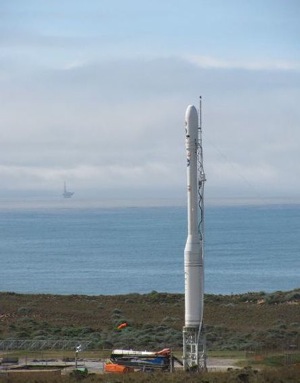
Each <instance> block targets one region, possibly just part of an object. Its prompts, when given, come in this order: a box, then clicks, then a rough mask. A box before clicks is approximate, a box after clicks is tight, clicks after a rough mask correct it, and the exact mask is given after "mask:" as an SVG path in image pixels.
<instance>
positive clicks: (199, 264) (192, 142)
mask: <svg viewBox="0 0 300 383" xmlns="http://www.w3.org/2000/svg"><path fill="white" fill-rule="evenodd" d="M200 108H201V106H200ZM200 113H201V109H200ZM200 118H201V114H200ZM200 125H201V124H200ZM185 133H186V138H185V140H186V155H187V222H188V230H187V231H188V233H187V241H186V245H185V249H184V274H185V326H184V328H183V348H184V349H183V362H184V367H185V369H189V368H191V367H195V366H198V367H199V366H200V365H202V367H203V366H204V368H205V356H204V352H203V360H202V361H201V356H200V354H199V350H200V346H201V345H202V346H203V344H204V341H203V340H202V339H200V338H201V333H202V319H203V286H204V282H203V281H204V276H203V190H204V189H203V187H204V181H205V175H204V170H203V159H202V138H201V126H200V127H199V124H198V112H197V110H196V108H195V107H194V106H193V105H189V106H188V108H187V110H186V114H185ZM198 212H200V215H199V217H198ZM202 367H201V368H202Z"/></svg>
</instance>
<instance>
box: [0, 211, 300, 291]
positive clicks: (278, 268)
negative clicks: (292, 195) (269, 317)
mask: <svg viewBox="0 0 300 383" xmlns="http://www.w3.org/2000/svg"><path fill="white" fill-rule="evenodd" d="M186 221H187V213H186V208H185V207H181V206H176V207H172V206H168V207H129V208H126V207H118V208H76V207H65V206H61V207H49V208H43V207H39V208H9V207H7V208H3V207H2V208H1V209H0V262H1V265H0V291H2V292H3V291H10V292H16V293H34V294H37V293H50V294H86V295H102V294H103V295H115V294H128V293H140V294H144V293H149V292H151V291H158V292H170V293H183V292H184V273H183V253H184V246H185V241H186V231H187V222H186ZM299 233H300V205H257V206H247V205H245V206H208V207H206V210H205V293H213V294H237V293H244V292H249V291H265V292H272V291H277V290H291V289H294V288H298V287H300V235H299Z"/></svg>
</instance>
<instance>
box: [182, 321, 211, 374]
mask: <svg viewBox="0 0 300 383" xmlns="http://www.w3.org/2000/svg"><path fill="white" fill-rule="evenodd" d="M199 331H200V333H199ZM182 359H183V368H184V370H185V371H190V370H195V371H206V369H207V368H206V347H205V336H204V331H203V327H202V328H201V329H199V328H197V327H183V357H182Z"/></svg>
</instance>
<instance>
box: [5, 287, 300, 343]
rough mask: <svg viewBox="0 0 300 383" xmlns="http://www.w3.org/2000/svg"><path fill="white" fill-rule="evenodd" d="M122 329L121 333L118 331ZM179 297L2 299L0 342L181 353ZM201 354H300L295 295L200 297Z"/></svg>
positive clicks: (299, 299) (299, 307)
mask: <svg viewBox="0 0 300 383" xmlns="http://www.w3.org/2000/svg"><path fill="white" fill-rule="evenodd" d="M123 322H127V323H128V326H127V327H126V328H124V329H123V330H121V331H119V330H117V326H118V325H119V324H120V323H123ZM183 322H184V296H183V295H182V294H169V293H157V292H155V291H153V292H152V293H150V294H129V295H117V296H102V295H101V296H83V295H71V296H61V295H47V294H42V295H40V294H37V295H25V294H16V293H9V292H7V293H0V339H33V340H38V339H80V340H89V341H90V342H91V343H90V345H89V348H90V349H111V348H115V347H130V348H138V349H139V348H142V349H159V348H162V347H171V348H173V349H180V348H181V347H182V326H183ZM204 322H205V326H206V337H207V346H208V349H209V350H210V351H213V350H242V351H263V350H287V349H290V348H293V349H299V348H300V335H299V333H300V289H296V290H293V291H289V292H274V293H268V294H267V293H264V292H258V293H247V294H239V295H226V296H223V295H206V296H205V310H204Z"/></svg>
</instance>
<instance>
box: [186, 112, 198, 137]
mask: <svg viewBox="0 0 300 383" xmlns="http://www.w3.org/2000/svg"><path fill="white" fill-rule="evenodd" d="M185 125H186V128H187V133H188V134H191V133H192V132H191V131H193V132H194V133H195V134H196V132H197V130H198V112H197V109H196V108H195V107H194V105H189V106H188V107H187V109H186V112H185Z"/></svg>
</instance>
